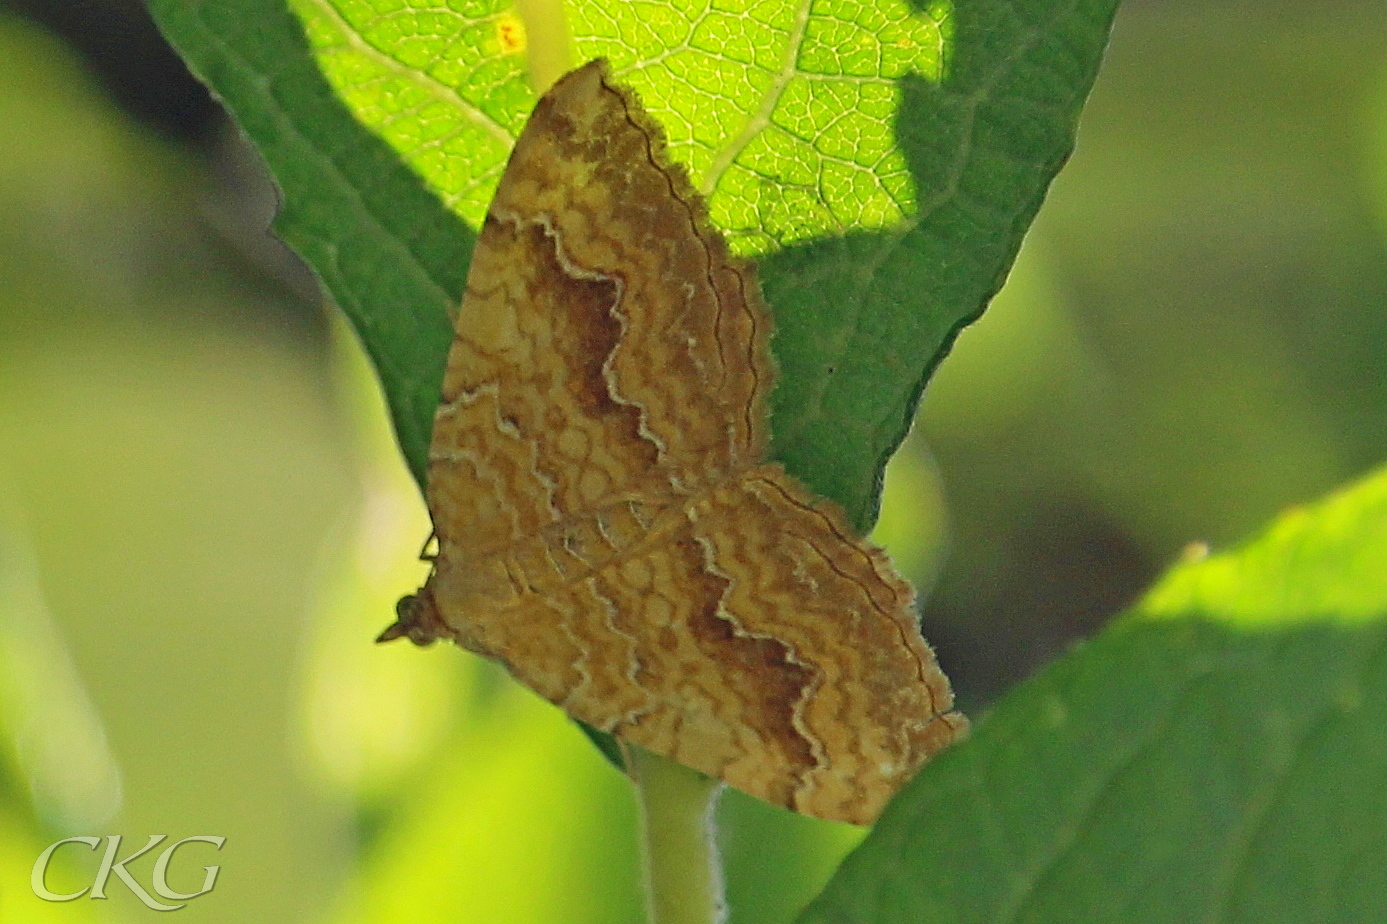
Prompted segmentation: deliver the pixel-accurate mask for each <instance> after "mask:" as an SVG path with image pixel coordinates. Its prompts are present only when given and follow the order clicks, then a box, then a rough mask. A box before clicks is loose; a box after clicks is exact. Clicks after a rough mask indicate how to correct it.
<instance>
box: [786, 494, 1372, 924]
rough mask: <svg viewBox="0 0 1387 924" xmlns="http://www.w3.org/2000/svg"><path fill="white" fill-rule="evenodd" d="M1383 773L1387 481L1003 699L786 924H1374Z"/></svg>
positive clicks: (1309, 512) (1340, 499)
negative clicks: (797, 919) (794, 923)
mask: <svg viewBox="0 0 1387 924" xmlns="http://www.w3.org/2000/svg"><path fill="white" fill-rule="evenodd" d="M1193 557H1195V558H1197V556H1193ZM1384 779H1387V471H1383V472H1381V473H1379V474H1377V475H1375V476H1374V477H1372V478H1370V479H1368V480H1367V481H1364V482H1363V483H1361V484H1359V485H1357V486H1356V487H1353V488H1351V489H1349V490H1347V491H1344V492H1343V493H1341V494H1339V495H1337V496H1335V497H1332V498H1330V499H1329V500H1327V501H1325V502H1323V503H1321V504H1319V505H1317V506H1315V507H1313V508H1309V509H1303V510H1295V511H1291V512H1289V513H1287V514H1285V515H1284V516H1283V517H1282V518H1281V519H1280V520H1279V521H1278V522H1277V523H1276V524H1275V525H1273V526H1272V527H1271V529H1270V530H1269V531H1268V532H1267V533H1266V534H1265V535H1264V536H1262V537H1261V538H1260V539H1258V540H1256V541H1254V542H1252V543H1249V544H1248V545H1247V546H1246V547H1245V548H1242V549H1240V550H1237V551H1233V552H1230V553H1227V554H1223V555H1219V556H1216V557H1213V558H1209V559H1207V560H1192V561H1190V562H1188V563H1185V564H1181V565H1179V566H1178V567H1176V568H1175V569H1174V570H1173V571H1171V573H1170V574H1169V575H1168V576H1167V577H1166V578H1165V579H1164V580H1163V581H1162V582H1161V583H1160V584H1159V585H1158V586H1157V587H1156V588H1155V589H1154V590H1153V591H1151V593H1150V594H1148V595H1147V597H1146V598H1145V599H1144V600H1143V601H1142V602H1141V603H1140V604H1139V605H1138V606H1137V607H1136V608H1135V609H1134V610H1133V611H1132V612H1131V613H1130V614H1128V615H1127V616H1126V617H1125V618H1123V619H1121V620H1119V621H1118V622H1117V623H1116V624H1114V625H1113V626H1111V627H1110V628H1109V629H1108V630H1107V631H1106V632H1104V633H1103V634H1102V635H1101V636H1100V637H1099V638H1098V639H1096V640H1095V641H1093V642H1091V643H1090V644H1088V645H1087V646H1086V647H1084V648H1083V649H1081V650H1080V651H1078V652H1076V653H1074V654H1073V655H1071V656H1070V657H1068V658H1066V659H1064V660H1063V661H1061V662H1060V663H1058V664H1056V665H1055V666H1054V667H1053V668H1052V669H1050V670H1048V671H1047V672H1045V673H1044V674H1042V675H1041V676H1039V677H1037V678H1036V679H1035V680H1033V681H1031V682H1029V683H1027V684H1024V685H1023V686H1021V687H1019V688H1018V689H1016V690H1015V691H1014V692H1013V693H1012V694H1011V695H1009V696H1008V697H1007V698H1006V700H1005V701H1004V702H1003V703H1002V704H1001V705H999V706H998V708H997V710H996V712H995V714H993V715H992V716H990V717H988V718H986V719H985V720H984V721H983V722H982V723H981V725H980V726H979V728H978V729H977V732H976V734H975V735H974V737H973V739H972V740H971V741H969V742H968V743H966V744H965V745H963V746H961V747H958V748H957V749H955V750H953V751H952V752H950V753H948V754H945V755H944V756H943V757H942V758H941V759H940V760H938V761H937V762H936V763H934V764H931V765H929V766H927V767H926V768H925V770H924V771H923V772H922V773H921V774H920V775H919V776H918V777H917V778H916V779H915V780H914V782H913V783H912V784H911V785H910V786H909V787H908V788H907V790H906V791H905V792H904V793H902V794H901V796H900V797H899V798H898V799H897V800H896V801H895V802H894V803H893V804H892V805H891V806H890V807H888V809H887V812H886V814H885V816H884V817H883V818H882V820H881V822H880V823H879V824H878V825H877V827H876V828H875V829H874V830H873V832H872V834H871V836H870V837H869V838H868V839H867V840H866V841H865V842H864V843H863V844H862V846H861V847H860V848H859V849H858V850H857V851H856V852H855V853H854V854H853V855H852V856H851V857H850V858H849V859H848V861H847V862H846V863H845V864H844V866H843V867H842V869H841V870H840V871H839V874H838V876H837V877H836V878H835V879H834V881H833V882H832V883H831V884H830V886H829V888H828V889H827V890H826V892H825V893H824V895H823V896H822V897H821V898H820V899H819V900H818V902H817V903H816V904H814V905H813V906H812V907H811V909H810V910H809V912H808V913H807V914H806V915H805V916H804V918H803V919H802V920H803V921H804V922H805V924H809V922H821V921H822V922H829V921H832V922H834V924H847V922H853V921H861V922H867V921H871V922H891V921H901V922H905V921H911V922H915V921H935V922H963V921H979V922H981V921H1018V922H1019V921H1026V922H1072V921H1084V922H1090V924H1091V922H1103V921H1112V922H1123V924H1148V922H1150V924H1154V922H1171V924H1174V922H1186V921H1215V920H1216V921H1248V922H1253V921H1256V922H1283V921H1284V922H1287V924H1291V922H1296V924H1300V922H1305V921H1345V922H1348V921H1380V920H1384V919H1387V837H1384V835H1383V829H1382V822H1383V819H1384V818H1387V787H1384V786H1383V785H1382V781H1383V780H1384Z"/></svg>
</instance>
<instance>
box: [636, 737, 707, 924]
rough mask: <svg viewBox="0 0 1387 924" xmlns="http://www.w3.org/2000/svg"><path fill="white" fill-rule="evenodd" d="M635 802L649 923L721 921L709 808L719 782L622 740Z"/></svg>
mask: <svg viewBox="0 0 1387 924" xmlns="http://www.w3.org/2000/svg"><path fill="white" fill-rule="evenodd" d="M622 749H623V751H624V753H625V755H626V766H627V769H628V770H629V772H630V773H631V779H632V780H633V781H634V782H635V784H636V792H637V794H638V798H639V799H640V804H641V848H642V853H643V854H644V857H645V888H646V899H647V908H648V910H649V915H650V924H721V922H722V921H723V920H724V919H725V918H726V912H727V904H726V902H725V901H724V899H723V886H722V863H721V858H720V857H719V856H718V850H717V844H716V842H715V839H714V830H715V829H714V826H713V809H714V808H715V807H716V805H717V800H718V793H720V792H721V791H722V783H721V782H719V781H718V780H714V779H710V778H709V777H706V776H704V775H703V774H701V773H699V772H698V771H697V770H690V769H689V768H688V767H685V766H683V765H682V764H677V763H675V762H674V761H672V760H668V759H666V758H664V757H661V756H659V755H658V754H652V753H650V752H649V751H646V750H644V749H642V748H639V747H636V746H634V745H630V744H623V746H622Z"/></svg>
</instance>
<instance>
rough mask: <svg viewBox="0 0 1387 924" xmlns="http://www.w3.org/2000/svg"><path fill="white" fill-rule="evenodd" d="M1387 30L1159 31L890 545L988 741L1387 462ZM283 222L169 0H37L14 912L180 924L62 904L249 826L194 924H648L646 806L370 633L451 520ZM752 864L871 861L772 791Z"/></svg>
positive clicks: (1, 584) (1122, 35)
mask: <svg viewBox="0 0 1387 924" xmlns="http://www.w3.org/2000/svg"><path fill="white" fill-rule="evenodd" d="M1384 35H1387V8H1384V7H1383V6H1382V4H1381V3H1379V2H1366V0H1365V2H1356V3H1341V4H1334V5H1329V6H1321V7H1314V6H1312V7H1306V6H1305V5H1304V4H1291V3H1289V2H1280V0H1276V2H1272V0H1261V2H1244V3H1232V2H1224V3H1215V2H1190V0H1165V2H1161V3H1154V2H1129V3H1128V4H1127V5H1126V6H1125V8H1124V9H1123V10H1122V11H1121V12H1120V14H1119V16H1118V21H1117V27H1116V31H1115V33H1114V38H1113V44H1112V48H1111V50H1110V53H1109V56H1108V59H1107V62H1106V64H1105V66H1104V70H1103V73H1102V74H1101V75H1100V78H1099V82H1098V86H1097V89H1096V91H1095V93H1094V95H1093V98H1092V100H1091V101H1090V103H1089V106H1088V108H1087V110H1086V114H1085V117H1084V121H1083V125H1082V129H1081V132H1080V137H1079V148H1078V152H1077V153H1076V155H1075V157H1074V159H1073V160H1072V162H1071V163H1070V165H1069V166H1068V167H1067V168H1066V169H1065V170H1064V172H1063V173H1061V175H1060V177H1059V180H1058V181H1057V182H1056V184H1055V186H1054V188H1053V190H1052V194H1051V196H1050V198H1049V201H1048V202H1047V204H1046V205H1045V207H1044V208H1043V209H1042V211H1041V216H1040V219H1039V220H1038V222H1037V224H1036V226H1035V228H1034V230H1033V231H1032V233H1031V235H1030V237H1029V238H1028V240H1027V243H1026V246H1025V247H1024V249H1023V251H1022V254H1021V257H1020V259H1019V262H1018V264H1017V267H1016V269H1015V271H1014V272H1013V274H1012V277H1011V280H1010V282H1009V283H1008V285H1007V288H1006V289H1005V290H1004V291H1003V293H1002V295H1001V296H999V298H998V299H997V301H996V302H995V304H994V306H993V307H992V309H990V311H989V313H988V314H987V315H986V316H985V317H984V318H983V320H982V321H981V322H979V323H978V324H977V325H976V326H975V327H974V328H972V329H970V330H969V331H967V332H965V333H964V334H963V336H962V337H961V338H960V340H959V342H958V346H957V348H956V350H955V353H954V355H953V356H952V357H951V358H950V359H949V360H948V361H947V362H946V363H945V364H944V366H943V367H942V369H941V371H940V373H939V375H938V376H937V378H936V380H935V382H934V383H933V384H932V385H931V387H930V389H929V391H928V393H927V395H926V397H925V401H924V406H923V409H922V418H921V423H920V425H919V426H918V427H917V428H916V431H915V433H914V435H913V436H912V437H911V439H910V441H909V442H908V444H907V446H906V448H905V450H904V451H903V452H902V453H901V454H900V455H899V456H898V457H897V459H896V460H895V461H894V462H893V464H892V468H891V471H890V476H889V479H888V484H887V497H886V504H885V507H884V511H883V516H882V521H881V523H880V525H879V527H878V531H877V538H878V540H880V541H882V542H884V543H885V544H887V545H888V547H889V548H890V549H891V550H892V552H893V554H895V556H896V558H897V560H898V562H899V563H900V565H901V566H902V568H903V570H905V571H906V572H907V573H909V574H910V575H911V576H912V577H913V578H914V579H915V580H916V581H917V583H919V584H920V585H921V586H929V585H930V584H931V583H933V584H934V591H933V594H932V595H931V596H930V598H929V600H928V601H927V602H926V604H925V608H924V615H925V626H926V635H927V637H929V638H930V639H931V640H932V641H934V643H935V644H936V646H937V647H938V649H939V652H940V658H941V660H942V662H943V664H944V667H945V669H946V670H947V671H948V672H949V674H950V675H951V676H952V677H953V678H954V681H955V684H956V687H957V688H958V690H959V693H960V696H961V698H962V700H963V704H964V706H965V708H966V709H968V710H970V711H971V712H972V713H973V714H974V715H975V716H980V715H983V714H985V712H986V709H987V704H988V702H989V701H991V700H992V699H994V698H995V697H996V696H998V695H1000V694H1001V693H1004V692H1005V691H1006V689H1008V688H1009V687H1010V686H1011V685H1012V684H1014V683H1015V682H1016V681H1018V680H1019V679H1021V678H1023V677H1025V676H1027V675H1028V674H1030V673H1031V672H1033V671H1034V670H1035V669H1036V668H1037V667H1038V666H1040V665H1041V664H1043V663H1045V662H1046V661H1047V660H1049V659H1051V658H1053V657H1055V656H1056V655H1058V654H1060V653H1062V652H1063V651H1064V650H1065V648H1066V647H1068V646H1069V645H1071V644H1072V643H1073V641H1074V640H1075V639H1076V638H1080V637H1082V636H1084V635H1085V634H1088V633H1090V632H1092V631H1093V630H1094V629H1095V628H1096V627H1097V626H1098V625H1100V624H1101V623H1102V622H1103V621H1104V620H1105V619H1107V618H1108V617H1110V616H1111V615H1113V614H1114V613H1115V612H1117V611H1119V610H1120V609H1121V608H1122V607H1123V606H1124V605H1125V604H1126V603H1128V602H1129V601H1131V600H1132V599H1133V598H1134V597H1135V596H1136V595H1137V594H1138V593H1139V592H1140V591H1141V589H1142V588H1143V587H1144V586H1145V585H1146V584H1147V583H1149V581H1150V580H1151V579H1152V578H1153V577H1154V576H1155V575H1156V574H1157V573H1159V571H1160V570H1161V569H1162V568H1163V566H1164V565H1165V564H1166V563H1168V562H1170V561H1172V560H1173V559H1174V558H1175V557H1176V556H1177V555H1178V554H1179V552H1180V550H1181V548H1182V547H1184V546H1185V545H1186V544H1188V543H1190V542H1195V541H1201V542H1208V543H1211V544H1212V545H1214V546H1215V547H1218V546H1225V545H1228V544H1230V543H1233V542H1236V541H1237V540H1238V539H1240V538H1241V537H1243V536H1246V535H1247V534H1249V533H1250V532H1252V531H1254V530H1255V529H1256V528H1257V527H1258V526H1259V525H1260V524H1262V523H1263V522H1265V521H1266V520H1267V519H1268V518H1270V517H1271V516H1272V515H1273V514H1274V513H1275V512H1276V511H1277V510H1279V509H1281V508H1283V507H1285V506H1287V505H1290V504H1294V503H1297V502H1300V501H1305V500H1309V499H1311V498H1314V497H1316V496H1318V495H1319V494H1321V493H1323V492H1324V491H1326V490H1328V489H1329V488H1331V487H1333V486H1334V485H1336V484H1339V483H1341V482H1343V481H1345V480H1347V479H1349V478H1351V477H1353V476H1354V475H1355V474H1358V473H1360V472H1362V471H1365V470H1366V469H1368V468H1370V467H1372V466H1373V465H1375V464H1377V463H1380V462H1381V461H1382V460H1383V459H1384V457H1387V400H1384V398H1387V373H1385V372H1384V370H1387V311H1384V306H1387V233H1385V232H1387V45H1384V43H1383V42H1382V37H1383V36H1384ZM274 206H275V196H274V192H273V189H272V187H271V186H270V185H269V184H268V183H267V181H266V179H265V177H264V175H263V172H262V170H261V168H260V167H259V164H258V162H257V160H256V158H255V156H254V154H253V152H251V151H250V150H248V149H247V147H246V146H245V144H244V143H243V142H242V141H241V140H240V139H239V138H238V136H237V134H236V132H235V130H234V128H233V127H232V126H230V125H228V124H227V122H226V121H225V119H224V118H223V117H222V116H221V115H220V113H219V111H218V110H217V108H216V106H215V104H214V103H212V102H211V101H210V100H209V99H208V98H207V96H206V94H205V93H203V92H202V91H200V89H199V88H198V87H197V85H196V84H195V83H193V82H192V81H191V80H190V79H189V78H188V77H187V75H186V74H185V73H184V72H182V70H181V68H180V66H179V65H178V62H177V60H176V59H175V58H174V57H173V56H172V54H171V53H170V52H169V51H168V50H167V49H166V48H164V47H163V46H162V44H161V43H160V42H159V39H158V37H157V35H156V34H155V33H154V31H153V29H152V27H151V26H150V24H149V22H148V20H147V18H146V17H145V16H144V14H143V11H142V9H141V7H140V6H139V5H138V4H136V3H134V2H122V0H27V2H24V3H17V4H11V5H10V6H8V7H4V6H0V216H3V220H0V921H2V922H4V924H19V922H31V921H44V922H46V921H85V922H112V921H134V920H140V919H142V918H146V917H148V916H150V915H152V914H154V913H155V912H152V911H149V910H147V909H146V908H144V907H143V906H142V905H141V904H140V903H139V902H138V901H136V900H135V899H134V898H133V897H132V896H131V895H130V894H129V892H128V890H126V889H125V888H124V887H123V886H121V885H119V884H118V883H116V882H113V883H112V885H111V888H110V890H109V891H110V895H111V898H110V899H109V900H108V901H104V902H103V901H91V900H89V899H81V900H78V901H75V902H71V903H68V904H62V905H59V904H49V903H45V902H42V901H39V900H38V899H37V898H35V897H34V896H33V894H32V892H31V891H30V889H29V872H30V868H31V866H32V864H33V861H34V858H35V857H36V856H37V855H38V853H39V851H40V850H42V849H43V847H44V846H45V845H47V844H49V843H51V842H53V841H54V840H56V839H58V838H60V837H67V836H71V835H74V834H97V835H107V834H117V833H119V834H123V835H125V838H126V843H125V845H124V846H123V849H122V856H124V855H125V854H126V853H128V852H129V851H130V850H132V849H134V848H136V847H138V846H140V845H142V844H143V843H144V842H145V840H146V838H147V836H148V835H149V834H151V833H166V834H168V835H170V839H171V840H174V839H178V838H181V837H186V836H188V835H194V834H218V835H224V836H226V838H227V843H226V846H225V847H224V848H223V849H222V850H221V851H220V852H219V853H216V854H215V855H214V854H213V853H212V852H211V850H210V848H206V849H205V850H204V849H203V848H201V847H198V846H193V847H190V848H188V851H187V853H185V854H180V855H179V858H178V860H176V861H175V863H174V868H173V873H172V874H171V877H170V879H171V884H172V885H173V886H174V887H175V888H180V889H183V890H185V891H191V890H194V889H196V888H197V887H198V884H199V883H200V882H201V876H202V872H201V870H200V869H198V867H200V866H202V865H204V864H209V863H218V864H220V865H221V866H222V872H221V878H220V879H219V881H218V884H217V886H216V889H215V890H214V891H213V892H212V893H211V894H209V895H206V896H203V897H201V898H199V899H195V900H194V901H192V902H191V903H190V904H189V906H188V907H187V908H186V909H185V910H183V911H182V912H181V913H180V914H181V917H180V918H179V920H181V921H189V922H192V921H219V922H220V921H226V922H232V921H245V920H254V921H261V922H281V921H282V922H290V921H293V922H299V921H310V922H320V921H321V922H343V924H346V922H361V924H367V922H370V924H377V922H396V921H419V922H432V921H438V922H445V921H446V922H461V921H485V922H492V921H505V922H551V921H553V922H558V921H562V922H589V921H591V922H599V921H601V922H635V921H637V920H638V919H639V916H640V908H639V895H638V878H639V877H638V869H637V862H638V861H637V857H636V853H635V811H634V806H633V804H632V801H631V798H630V794H629V793H628V791H627V786H626V783H625V781H624V780H623V779H622V778H621V777H620V776H619V775H618V774H617V773H616V772H615V771H614V770H612V768H611V767H610V766H608V765H607V764H606V763H605V762H604V761H603V760H602V759H601V758H600V757H599V756H598V755H597V754H596V752H595V751H594V750H593V749H592V748H591V747H590V746H589V745H588V744H587V742H586V741H585V739H584V738H583V737H582V735H581V734H580V733H579V732H578V731H577V730H576V729H575V728H574V727H573V726H571V725H570V724H569V723H568V722H567V721H566V720H565V719H564V718H563V717H562V716H561V715H560V714H559V713H558V712H557V711H556V710H554V709H553V708H551V707H549V706H548V705H546V704H543V703H541V702H539V701H537V700H536V699H535V698H534V697H533V696H531V695H529V694H528V693H526V692H524V691H522V690H519V689H518V688H516V687H515V686H514V685H513V684H512V683H510V681H509V680H507V679H506V678H504V677H503V676H500V675H499V674H498V672H497V671H496V670H495V669H493V668H491V667H490V666H488V665H485V664H483V663H481V662H479V661H478V659H476V658H474V657H472V656H470V655H467V654H464V653H461V652H459V651H456V650H452V649H446V648H437V649H430V650H426V651H421V650H417V649H413V648H412V647H410V646H404V645H395V646H385V647H376V646H373V645H372V644H371V639H372V638H373V636H374V634H375V633H376V632H377V631H379V630H380V629H381V628H382V627H384V625H385V624H386V623H388V622H389V621H390V618H391V617H390V613H391V608H392V606H393V603H394V601H395V599H396V598H397V597H399V596H400V595H401V594H402V593H405V592H407V591H409V590H411V589H413V588H414V587H415V586H417V584H418V582H419V581H420V580H421V579H422V578H423V575H424V568H423V566H422V565H421V564H419V563H418V562H417V561H416V560H415V558H416V554H417V552H418V548H419V545H420V544H421V542H422V540H423V538H424V536H425V535H426V534H427V532H428V528H427V525H426V517H425V514H424V511H423V505H422V503H421V501H420V499H419V497H418V493H417V490H416V488H415V487H414V485H413V483H412V482H411V481H410V480H409V477H408V475H407V474H406V472H405V470H404V466H403V464H402V462H401V460H400V458H399V455H398V453H397V452H396V450H395V449H394V447H393V444H392V438H391V435H390V433H389V429H388V424H387V423H386V421H385V416H384V413H383V410H382V407H381V402H380V398H379V395H378V393H377V390H376V386H375V383H374V381H373V379H372V374H371V372H370V370H369V368H368V366H367V365H366V362H365V360H364V359H363V358H362V356H361V355H360V351H359V349H358V346H357V343H356V341H355V339H354V338H353V336H352V334H351V333H350V332H349V331H348V330H346V329H345V326H344V324H343V322H342V320H341V318H340V317H339V316H338V315H337V314H336V313H335V312H334V311H333V310H332V309H331V308H329V307H324V306H322V305H321V304H320V299H319V297H318V295H317V289H316V286H315V284H314V282H313V281H312V278H311V277H310V276H309V275H308V274H307V272H306V271H305V270H304V269H303V268H302V267H301V266H300V265H299V264H298V263H297V261H296V260H295V259H294V258H293V256H292V255H291V254H289V253H288V252H287V251H285V250H284V248H282V247H281V246H280V245H278V244H277V243H276V242H275V241H274V240H273V239H272V238H271V237H269V236H268V234H267V233H266V232H265V228H266V227H267V225H268V222H269V220H270V216H271V215H272V214H273V210H274ZM946 534H947V536H948V539H947V541H945V540H944V539H943V537H944V536H945V535H946ZM941 544H942V546H943V547H945V550H944V551H943V552H942V553H941ZM722 835H723V847H724V851H725V854H726V857H727V861H728V867H729V880H730V881H729V891H730V899H731V904H732V909H733V912H732V919H731V920H732V922H733V924H750V922H783V921H788V920H789V919H790V918H791V917H792V915H793V914H794V912H795V911H796V909H797V908H798V907H799V906H800V905H801V904H802V903H803V902H804V901H805V900H806V899H807V898H808V896H810V895H811V894H813V892H815V891H817V889H818V888H819V886H820V885H821V884H822V882H823V881H824V880H825V879H826V877H827V876H828V874H829V872H830V871H831V869H832V868H833V866H834V865H835V863H836V862H837V860H838V858H839V857H841V856H842V854H843V853H844V852H845V851H846V850H847V849H849V848H850V847H851V845H852V844H853V843H854V842H855V840H856V839H857V838H858V837H859V836H860V835H859V834H858V832H856V831H855V830H853V829H850V828H845V827H839V826H833V825H828V824H823V823H818V822H812V821H809V820H806V819H802V818H798V817H796V816H792V815H790V814H789V813H786V812H783V811H780V810H777V809H772V808H770V807H767V806H764V805H761V804H759V803H754V802H753V801H752V800H749V799H743V798H740V797H738V796H736V795H735V794H733V795H730V796H729V797H727V798H725V799H724V803H723V827H722ZM214 856H215V859H213V857H214ZM59 858H60V862H56V863H55V864H54V865H53V867H52V869H51V870H50V873H49V880H48V881H49V886H50V887H51V888H53V889H54V890H56V891H74V890H76V889H79V888H81V887H82V886H83V885H86V884H88V883H90V881H91V876H92V873H93V870H94V869H95V859H96V858H95V855H94V854H91V853H90V852H88V851H86V850H85V848H82V847H80V846H70V847H68V848H64V851H63V852H62V853H60V854H59ZM152 861H153V855H147V856H146V857H145V858H143V859H142V860H140V861H138V862H136V863H134V864H132V866H131V869H132V871H133V872H134V873H135V874H136V877H137V878H138V879H141V880H143V881H144V882H145V883H146V884H147V883H148V882H149V873H150V869H151V866H152Z"/></svg>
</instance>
